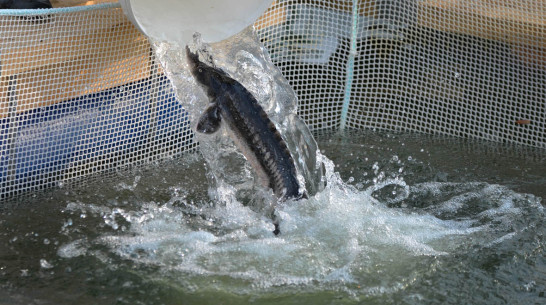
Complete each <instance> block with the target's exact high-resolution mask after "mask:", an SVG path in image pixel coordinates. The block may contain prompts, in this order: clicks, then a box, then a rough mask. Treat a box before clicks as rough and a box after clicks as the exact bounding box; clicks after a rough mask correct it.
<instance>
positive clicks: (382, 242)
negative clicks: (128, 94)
mask: <svg viewBox="0 0 546 305" xmlns="http://www.w3.org/2000/svg"><path fill="white" fill-rule="evenodd" d="M317 141H318V144H319V147H321V149H322V151H323V153H324V155H326V156H328V157H329V158H331V159H332V160H333V162H334V163H329V162H327V165H328V166H327V168H326V176H327V177H328V186H327V187H326V189H325V190H324V191H322V192H320V193H319V194H317V195H316V196H314V197H312V198H310V199H309V200H307V201H305V200H304V201H299V202H293V203H289V204H286V205H284V206H282V207H280V208H279V209H278V211H279V215H280V216H281V219H282V221H281V228H282V234H281V235H280V236H278V237H274V236H273V234H272V233H271V231H272V230H273V225H272V224H271V221H270V219H269V218H267V217H264V215H263V214H261V213H259V212H257V210H256V209H255V208H254V207H252V206H244V205H243V204H242V203H240V202H238V201H237V200H236V199H235V196H233V194H231V195H230V193H229V191H228V192H226V195H225V196H226V198H225V200H224V201H223V202H221V203H220V202H214V201H212V200H211V199H209V184H208V179H207V176H206V172H207V169H206V165H205V164H206V162H205V161H204V159H203V158H202V157H201V156H200V155H199V154H197V153H187V154H185V155H183V156H181V157H180V158H177V159H173V160H170V161H165V162H162V163H157V164H154V165H150V166H148V167H145V168H139V169H129V170H124V171H119V172H116V173H112V174H110V175H103V176H97V177H94V178H92V179H88V180H86V182H85V183H82V184H81V185H79V186H78V187H69V186H64V187H62V188H60V189H55V190H49V191H44V192H42V193H40V194H36V195H35V196H34V197H30V198H29V197H27V198H20V199H19V200H14V201H13V202H7V203H5V204H3V206H2V216H0V224H1V226H2V233H0V304H74V303H75V302H78V304H97V303H99V302H100V303H103V304H207V303H210V304H212V303H214V304H216V303H218V300H223V302H224V303H226V304H241V303H256V304H270V303H276V304H279V303H280V304H285V303H287V304H302V303H312V304H332V303H333V304H357V303H366V304H438V303H446V304H455V303H457V304H461V303H462V304H465V303H466V304H542V303H544V301H545V300H546V297H545V293H546V285H545V283H546V259H545V258H544V254H545V253H544V252H545V250H544V247H545V245H546V240H545V233H546V229H545V228H546V227H545V223H544V222H545V221H544V220H545V217H544V216H545V215H544V209H543V207H542V205H541V202H540V201H541V198H546V190H545V189H544V187H543V186H544V184H545V180H546V174H545V173H546V168H545V163H544V152H541V151H533V150H528V151H525V150H517V148H510V147H503V146H500V145H493V144H487V143H472V142H468V141H464V140H460V139H446V138H439V137H431V136H424V135H414V134H396V133H384V132H351V133H346V134H342V135H339V134H335V133H332V134H321V135H318V136H317ZM333 164H336V166H334V165H333Z"/></svg>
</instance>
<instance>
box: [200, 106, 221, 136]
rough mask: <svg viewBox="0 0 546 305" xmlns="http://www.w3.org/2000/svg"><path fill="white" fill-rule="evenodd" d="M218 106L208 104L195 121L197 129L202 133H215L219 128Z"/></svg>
mask: <svg viewBox="0 0 546 305" xmlns="http://www.w3.org/2000/svg"><path fill="white" fill-rule="evenodd" d="M220 121H221V118H220V108H219V107H218V104H216V103H214V104H212V105H210V106H209V107H208V108H207V109H206V110H205V112H204V113H203V115H202V116H201V118H200V119H199V122H197V131H198V132H200V133H204V134H212V133H215V132H216V131H217V130H218V128H220Z"/></svg>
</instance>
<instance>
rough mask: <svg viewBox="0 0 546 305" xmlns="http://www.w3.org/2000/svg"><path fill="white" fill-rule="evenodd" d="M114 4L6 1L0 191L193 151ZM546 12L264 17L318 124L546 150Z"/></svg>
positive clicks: (1, 20) (418, 5) (464, 3)
mask: <svg viewBox="0 0 546 305" xmlns="http://www.w3.org/2000/svg"><path fill="white" fill-rule="evenodd" d="M109 2H115V1H80V0H72V1H52V3H53V5H54V7H59V6H68V8H64V9H59V8H55V9H52V10H47V11H40V12H36V13H34V14H33V13H29V12H18V13H17V12H8V11H5V10H4V11H0V44H1V49H0V61H1V62H0V64H1V65H0V75H1V76H0V119H1V121H2V129H1V131H0V154H1V156H0V168H1V170H0V196H2V197H6V196H10V195H13V194H16V193H19V192H22V191H25V190H29V189H37V188H42V187H46V186H50V185H52V184H56V183H59V182H64V181H70V180H73V179H74V178H79V177H82V176H84V175H88V174H91V173H96V172H100V171H103V170H106V169H112V168H116V167H119V166H125V165H128V164H134V163H141V162H149V161H151V160H158V159H162V158H165V157H169V156H172V155H175V154H178V153H180V152H181V151H184V150H187V149H190V148H193V147H195V143H194V142H193V140H192V139H193V138H192V134H191V131H190V130H189V122H188V120H187V116H186V113H185V112H184V110H183V109H182V108H181V107H180V104H179V103H178V102H177V101H176V99H175V98H174V94H173V92H172V90H171V87H170V85H169V82H168V80H167V79H166V78H165V77H164V75H163V73H162V70H161V68H160V66H159V65H158V63H157V62H156V60H155V56H154V54H153V53H152V51H151V48H150V45H149V43H148V41H147V39H146V37H144V36H143V35H142V34H140V33H139V32H138V31H137V30H136V29H135V28H134V27H133V25H131V24H130V22H129V21H128V20H127V18H126V17H125V16H124V15H123V12H122V11H121V8H120V7H119V5H117V3H109ZM97 3H98V4H99V5H91V6H86V7H83V6H82V7H74V6H73V5H79V4H97ZM545 15H546V4H545V3H544V1H542V0H518V1H513V0H481V1H478V0H369V1H363V0H361V1H356V0H355V2H352V1H332V0H330V1H317V0H308V1H304V0H294V1H275V2H274V3H273V5H272V6H271V8H270V9H269V10H268V11H267V12H266V13H265V14H264V15H263V16H262V18H260V19H259V20H258V21H257V22H256V24H255V27H256V29H257V31H258V34H259V36H260V38H261V39H262V41H263V43H264V45H265V46H266V47H267V48H268V50H269V52H270V55H271V57H272V59H273V61H274V62H275V63H276V64H277V65H278V66H279V67H280V68H281V70H282V71H283V73H284V75H285V76H286V77H287V79H288V80H289V82H290V83H291V85H292V86H293V87H294V89H295V91H296V93H297V94H298V97H299V109H300V114H301V116H302V118H304V119H305V121H306V122H307V123H308V124H309V125H310V127H311V128H312V129H315V130H317V129H332V128H333V129H339V128H358V129H360V128H381V129H398V130H409V131H419V132H425V133H441V134H447V135H456V136H463V137H472V138H479V139H487V140H494V141H499V142H511V143H517V144H524V145H528V146H534V147H541V148H545V147H546V132H545V130H546V129H545V127H546V126H545V121H546V120H545V114H546V103H545V101H546V84H545V83H546V82H545V76H546V51H545V50H546V17H545Z"/></svg>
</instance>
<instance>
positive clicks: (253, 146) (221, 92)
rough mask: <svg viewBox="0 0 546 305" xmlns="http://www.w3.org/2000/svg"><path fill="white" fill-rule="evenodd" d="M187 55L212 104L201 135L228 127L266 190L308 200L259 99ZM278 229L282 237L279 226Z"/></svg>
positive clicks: (285, 197)
mask: <svg viewBox="0 0 546 305" xmlns="http://www.w3.org/2000/svg"><path fill="white" fill-rule="evenodd" d="M186 55H187V58H188V63H189V67H190V71H191V74H192V75H193V77H194V78H195V79H196V81H197V83H199V85H200V86H201V87H202V88H203V89H204V90H205V92H206V94H207V96H208V98H209V100H210V105H209V107H208V108H207V109H206V110H205V111H204V113H203V115H202V116H201V118H200V119H199V121H198V123H197V128H196V129H197V131H198V132H201V133H205V134H212V133H215V132H216V131H217V130H218V129H219V128H220V123H223V124H225V125H226V126H227V127H228V130H229V134H230V137H231V138H232V139H233V141H234V142H235V144H236V145H237V147H238V148H239V149H240V150H241V152H242V153H243V155H244V156H245V157H246V159H247V160H248V161H249V162H250V164H251V166H252V168H253V169H254V171H255V172H256V174H257V176H258V177H259V179H260V180H261V182H262V184H263V185H264V187H269V188H271V189H272V190H273V192H274V194H275V196H276V197H277V198H278V199H279V200H281V201H286V200H289V199H296V200H297V199H301V198H307V194H306V191H305V188H304V187H301V186H300V183H299V182H298V179H297V176H296V166H295V163H294V159H293V158H292V156H291V154H290V151H289V150H288V147H287V145H286V143H285V142H284V140H283V138H282V136H281V134H280V133H279V131H278V130H277V128H276V127H275V124H273V122H272V121H271V119H269V117H268V116H267V114H266V113H265V111H264V110H263V108H262V107H261V106H260V105H259V104H258V101H257V100H256V98H255V97H254V96H253V95H252V94H251V93H250V92H249V91H248V90H247V89H246V88H245V87H244V86H243V85H242V84H241V83H239V82H238V81H236V80H235V79H233V78H232V77H230V76H229V75H228V74H227V73H226V72H224V71H222V70H221V69H219V68H216V67H213V66H211V65H208V64H206V63H205V62H203V61H200V60H199V54H198V53H197V51H196V52H195V53H193V52H192V51H191V50H190V48H189V47H186ZM211 62H212V61H211ZM275 227H276V228H275V234H278V225H277V224H275Z"/></svg>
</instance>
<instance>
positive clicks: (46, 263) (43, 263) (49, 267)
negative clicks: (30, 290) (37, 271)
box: [40, 258, 53, 269]
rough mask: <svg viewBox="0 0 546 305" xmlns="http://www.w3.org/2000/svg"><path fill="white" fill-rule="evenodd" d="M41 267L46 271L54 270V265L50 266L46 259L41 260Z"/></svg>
mask: <svg viewBox="0 0 546 305" xmlns="http://www.w3.org/2000/svg"><path fill="white" fill-rule="evenodd" d="M40 267H42V268H44V269H51V268H53V265H52V264H50V263H49V262H48V261H46V260H45V258H42V259H41V260H40Z"/></svg>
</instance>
